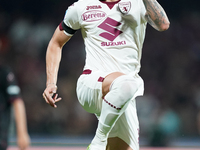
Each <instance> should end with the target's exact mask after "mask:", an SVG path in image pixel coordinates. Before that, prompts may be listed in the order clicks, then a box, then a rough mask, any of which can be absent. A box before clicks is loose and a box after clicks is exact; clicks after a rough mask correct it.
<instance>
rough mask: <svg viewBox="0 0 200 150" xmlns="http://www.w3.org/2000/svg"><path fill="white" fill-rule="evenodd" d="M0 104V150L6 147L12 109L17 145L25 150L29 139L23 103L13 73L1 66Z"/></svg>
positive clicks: (4, 149) (21, 149)
mask: <svg viewBox="0 0 200 150" xmlns="http://www.w3.org/2000/svg"><path fill="white" fill-rule="evenodd" d="M0 102H1V104H0V150H6V149H7V147H8V129H9V124H10V119H11V108H12V107H13V108H14V116H15V122H16V131H17V144H18V147H19V149H20V150H25V149H26V148H27V147H28V146H29V144H30V137H29V135H28V132H27V126H26V114H25V106H24V102H23V100H22V98H21V96H20V88H19V86H18V85H17V83H16V78H15V76H14V74H13V72H12V71H11V69H10V68H9V67H7V66H3V65H0Z"/></svg>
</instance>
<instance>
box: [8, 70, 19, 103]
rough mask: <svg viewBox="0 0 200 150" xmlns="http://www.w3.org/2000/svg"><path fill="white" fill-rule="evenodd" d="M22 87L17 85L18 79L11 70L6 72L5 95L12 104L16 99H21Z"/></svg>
mask: <svg viewBox="0 0 200 150" xmlns="http://www.w3.org/2000/svg"><path fill="white" fill-rule="evenodd" d="M20 91H21V90H20V87H19V86H18V84H17V81H16V78H15V75H14V73H13V72H12V70H11V69H9V68H8V69H6V70H5V93H6V95H7V98H8V99H9V100H10V102H13V101H14V100H15V99H16V98H19V97H21V96H20Z"/></svg>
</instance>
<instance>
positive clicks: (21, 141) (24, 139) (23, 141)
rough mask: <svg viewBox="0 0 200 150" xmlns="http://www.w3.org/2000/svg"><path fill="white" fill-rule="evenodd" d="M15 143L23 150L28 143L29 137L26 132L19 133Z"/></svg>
mask: <svg viewBox="0 0 200 150" xmlns="http://www.w3.org/2000/svg"><path fill="white" fill-rule="evenodd" d="M17 145H18V146H19V149H20V150H25V149H27V148H28V147H29V145H30V137H29V135H28V134H26V133H24V134H19V135H18V137H17Z"/></svg>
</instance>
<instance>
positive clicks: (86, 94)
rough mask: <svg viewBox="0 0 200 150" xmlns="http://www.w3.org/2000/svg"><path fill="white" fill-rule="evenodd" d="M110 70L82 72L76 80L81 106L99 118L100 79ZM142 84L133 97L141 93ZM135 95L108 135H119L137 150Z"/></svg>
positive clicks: (100, 99) (137, 130)
mask: <svg viewBox="0 0 200 150" xmlns="http://www.w3.org/2000/svg"><path fill="white" fill-rule="evenodd" d="M108 74H110V72H101V71H95V72H91V73H88V74H82V75H81V76H80V77H79V79H78V81H77V88H76V90H77V97H78V100H79V102H80V104H81V105H82V107H83V108H84V109H85V110H86V111H88V112H89V113H94V114H95V115H96V116H97V118H99V116H100V113H101V107H102V101H103V99H102V81H103V79H104V78H105V77H106V76H107V75H108ZM136 78H138V82H142V86H141V87H139V89H138V91H139V92H138V94H135V97H136V96H138V95H142V94H143V90H144V87H143V80H142V79H141V77H139V76H138V77H136ZM135 97H133V99H132V100H131V101H130V103H129V105H128V107H127V109H126V110H125V112H124V113H123V114H122V116H121V117H120V118H119V119H118V120H117V122H116V124H115V126H114V127H113V129H112V130H111V132H110V134H109V137H119V138H121V139H122V140H124V141H125V142H126V143H127V144H128V145H129V146H130V147H131V148H132V149H134V150H139V122H138V117H137V111H136V102H135Z"/></svg>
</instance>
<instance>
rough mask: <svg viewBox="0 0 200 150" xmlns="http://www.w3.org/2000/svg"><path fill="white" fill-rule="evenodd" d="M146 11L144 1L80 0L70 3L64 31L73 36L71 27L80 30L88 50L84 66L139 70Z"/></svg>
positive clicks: (110, 69) (129, 71) (112, 69)
mask: <svg viewBox="0 0 200 150" xmlns="http://www.w3.org/2000/svg"><path fill="white" fill-rule="evenodd" d="M109 6H113V7H112V8H109ZM145 13H146V9H145V6H144V4H143V1H142V0H121V1H118V2H102V1H99V0H79V1H77V2H75V3H74V4H73V5H71V6H70V7H69V8H68V9H67V11H66V14H65V17H64V20H63V22H64V25H65V26H66V27H67V28H68V29H69V30H65V33H66V34H67V35H73V34H74V32H70V30H73V31H75V30H78V29H81V32H82V36H83V39H84V43H85V50H86V61H85V67H84V69H91V70H101V71H106V72H116V71H120V72H123V73H125V74H135V73H138V72H139V70H140V59H141V53H142V46H143V42H144V38H145V31H146V24H147V22H146V20H145Z"/></svg>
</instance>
